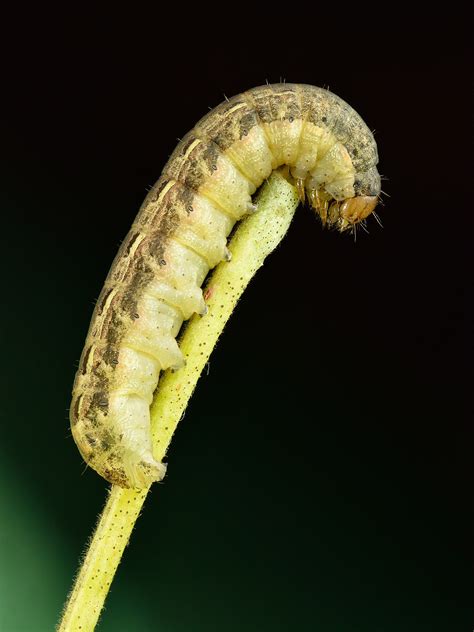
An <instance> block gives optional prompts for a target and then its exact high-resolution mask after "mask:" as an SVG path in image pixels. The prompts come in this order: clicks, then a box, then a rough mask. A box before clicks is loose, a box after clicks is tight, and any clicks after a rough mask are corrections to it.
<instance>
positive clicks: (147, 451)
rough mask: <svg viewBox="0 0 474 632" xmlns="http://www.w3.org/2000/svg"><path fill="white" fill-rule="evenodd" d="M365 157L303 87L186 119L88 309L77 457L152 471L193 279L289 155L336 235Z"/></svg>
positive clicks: (349, 222)
mask: <svg viewBox="0 0 474 632" xmlns="http://www.w3.org/2000/svg"><path fill="white" fill-rule="evenodd" d="M377 162H378V155H377V146H376V143H375V141H374V138H373V135H372V133H371V132H370V130H369V129H368V127H367V126H366V124H365V123H364V122H363V120H362V119H361V117H360V116H359V115H358V114H357V113H356V112H355V111H354V110H353V109H352V108H351V107H350V106H349V105H348V104H347V103H346V102H345V101H343V100H342V99H341V98H339V97H338V96H336V95H335V94H333V93H331V92H329V91H328V90H326V89H322V88H317V87H314V86H310V85H302V84H275V85H265V86H260V87H257V88H253V89H250V90H249V91H247V92H244V93H243V94H240V95H238V96H235V97H233V98H231V99H227V100H226V101H224V102H223V103H221V104H220V105H219V106H218V107H216V108H215V109H213V110H211V111H210V112H209V113H208V114H207V115H206V116H204V118H202V119H201V120H200V121H199V122H198V123H197V124H196V126H195V127H194V128H193V129H192V130H191V131H190V132H189V133H188V134H187V135H186V136H185V137H184V138H183V139H182V140H181V141H180V143H179V144H178V145H177V147H176V149H175V150H174V152H173V154H172V155H171V157H170V159H169V160H168V162H167V164H166V165H165V167H164V170H163V172H162V174H161V177H160V178H159V180H158V181H157V182H156V184H155V185H154V186H153V188H152V189H151V190H150V191H149V193H148V195H147V197H146V199H145V200H144V202H143V204H142V206H141V208H140V210H139V212H138V215H137V217H136V218H135V221H134V222H133V224H132V227H131V229H130V231H129V233H128V235H127V236H126V238H125V240H124V241H123V243H122V245H121V247H120V249H119V251H118V253H117V256H116V258H115V259H114V261H113V263H112V267H111V269H110V272H109V274H108V276H107V278H106V281H105V284H104V287H103V289H102V292H101V293H100V296H99V299H98V301H97V304H96V306H95V309H94V312H93V315H92V320H91V324H90V328H89V332H88V335H87V338H86V342H85V346H84V349H83V352H82V355H81V358H80V361H79V368H78V370H77V373H76V377H75V381H74V386H73V394H72V395H73V396H72V403H71V408H70V421H71V428H72V434H73V437H74V439H75V441H76V444H77V446H78V448H79V451H80V453H81V455H82V457H83V458H84V460H85V461H86V463H87V464H88V465H90V466H91V467H92V468H94V469H95V470H96V471H97V472H98V473H99V474H101V475H102V476H103V477H104V478H105V479H107V480H108V481H109V482H111V483H113V484H116V485H119V486H122V487H131V488H145V487H147V486H149V485H150V484H151V483H152V482H154V481H159V480H161V479H162V478H163V476H164V473H165V465H164V464H163V463H160V462H158V461H156V460H155V459H154V457H153V453H152V444H151V433H150V405H151V402H152V398H153V394H154V392H155V390H156V388H157V385H158V379H159V376H160V372H161V371H163V370H165V369H169V368H172V369H175V370H178V369H179V368H180V367H182V366H183V363H184V360H183V356H182V354H181V351H180V348H179V345H178V342H177V340H176V338H177V335H178V332H179V331H180V328H181V325H182V323H183V321H186V320H187V319H189V318H190V317H191V316H192V314H194V313H197V314H204V313H205V311H206V304H205V300H204V297H203V293H202V290H201V286H202V284H203V281H204V279H205V277H206V275H207V274H208V272H209V270H210V269H212V268H214V267H215V266H216V265H217V264H218V263H219V262H220V261H222V260H226V259H228V258H229V252H228V250H227V246H226V242H227V236H228V235H229V233H230V232H231V230H232V228H233V226H234V224H235V223H236V222H238V221H239V220H240V219H241V218H242V217H243V216H245V215H246V214H247V213H249V212H253V211H255V206H254V204H253V202H252V195H253V194H254V193H255V191H256V190H257V189H258V187H259V186H260V185H261V184H262V182H263V181H264V180H266V179H267V178H268V176H269V175H270V174H271V172H272V171H273V170H274V169H277V168H278V167H280V166H281V165H287V166H288V169H289V174H291V176H290V175H289V177H291V178H293V179H294V182H295V186H296V187H297V190H298V194H299V197H300V199H301V201H304V200H305V199H307V200H308V201H309V203H310V205H311V206H312V207H313V208H314V209H315V211H316V213H317V215H318V216H319V218H320V219H321V222H322V224H323V226H327V227H330V228H335V229H337V230H339V231H341V232H342V231H345V230H347V229H350V228H354V227H355V226H356V225H357V224H358V223H359V222H361V221H363V220H365V218H366V217H368V216H369V215H370V213H372V212H373V211H374V209H375V207H376V204H377V201H378V196H379V194H380V190H381V189H380V176H379V174H378V171H377V167H376V165H377Z"/></svg>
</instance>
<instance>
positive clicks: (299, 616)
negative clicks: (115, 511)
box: [0, 3, 473, 632]
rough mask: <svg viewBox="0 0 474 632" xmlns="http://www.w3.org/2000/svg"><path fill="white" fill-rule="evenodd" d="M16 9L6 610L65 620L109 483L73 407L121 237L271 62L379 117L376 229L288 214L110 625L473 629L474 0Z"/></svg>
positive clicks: (130, 560) (150, 506)
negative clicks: (83, 449) (198, 129)
mask: <svg viewBox="0 0 474 632" xmlns="http://www.w3.org/2000/svg"><path fill="white" fill-rule="evenodd" d="M24 11H25V12H24V14H21V9H20V13H19V14H18V15H16V16H15V17H12V18H11V20H9V21H7V22H5V23H4V27H3V28H4V31H5V32H4V35H3V38H2V41H3V45H4V47H5V48H4V52H3V54H2V66H3V73H2V84H3V97H2V108H4V112H3V114H2V117H1V146H2V152H1V153H2V165H1V190H0V195H1V207H2V218H3V230H2V238H3V245H2V250H1V254H2V257H3V262H2V266H1V271H2V272H1V273H2V276H3V278H2V306H3V307H2V312H1V325H2V327H1V332H2V339H3V342H2V352H3V363H2V368H1V369H0V371H1V380H0V382H1V384H2V390H3V394H2V396H1V407H0V421H1V424H2V442H1V448H0V450H1V465H0V468H1V479H0V485H1V488H2V490H1V491H2V502H1V510H0V511H1V512H2V514H3V515H2V516H1V526H0V535H1V539H0V542H1V556H2V558H3V561H2V564H1V571H0V592H1V595H2V598H1V605H0V629H1V630H2V631H3V630H5V631H7V632H10V631H15V632H16V631H23V630H25V631H30V630H32V631H41V632H42V631H43V630H45V631H46V630H51V629H52V628H53V625H54V622H55V621H56V620H57V617H58V615H59V612H60V609H61V606H62V603H63V601H64V599H65V597H66V594H67V592H68V590H69V587H70V584H71V580H72V577H73V575H74V573H75V571H76V568H77V564H78V559H79V556H80V554H81V551H83V548H84V544H85V542H86V540H87V538H88V537H89V534H90V532H91V529H92V526H93V524H94V523H95V520H96V516H97V515H98V513H99V511H100V509H101V507H102V505H103V502H104V499H105V494H106V487H107V486H106V484H105V483H104V481H103V480H102V479H100V478H99V477H98V476H97V475H96V474H95V473H94V472H93V471H92V470H88V471H86V472H84V471H83V470H84V468H83V464H82V461H81V458H80V456H79V453H78V452H77V450H76V447H75V445H74V442H73V440H72V438H71V436H70V432H69V428H68V418H67V417H68V413H67V411H68V406H69V401H70V389H71V385H72V381H73V376H74V372H75V369H76V365H77V361H78V359H79V355H80V352H81V348H82V344H83V341H84V337H85V334H86V331H87V327H88V323H89V318H90V316H91V312H92V309H93V304H94V301H95V299H96V298H97V296H98V294H99V292H100V289H101V286H102V283H103V280H104V278H105V276H106V273H107V271H108V268H109V266H110V263H111V261H112V259H113V257H114V255H115V252H116V250H117V247H118V245H119V243H120V241H121V239H123V237H124V235H125V234H126V232H127V231H128V228H129V226H130V224H131V222H132V220H133V218H134V216H135V213H136V211H137V210H138V207H139V205H140V203H141V201H142V199H143V198H144V196H145V194H146V191H147V189H148V188H149V187H150V186H151V185H152V184H153V183H154V181H155V180H156V179H157V178H158V176H159V174H160V172H161V169H162V167H163V165H164V163H165V161H166V160H167V158H168V156H169V154H170V153H171V152H172V150H173V148H174V146H175V144H176V139H177V138H178V137H182V136H183V135H184V134H185V132H186V131H188V130H189V129H190V128H191V127H192V126H193V125H194V123H195V122H196V121H197V120H198V119H199V118H200V117H201V116H202V115H203V114H205V113H206V112H207V110H208V108H209V107H213V106H215V105H217V104H218V103H219V102H220V101H222V100H223V94H224V93H225V94H226V95H227V96H231V95H233V94H236V93H238V92H241V91H243V90H245V89H247V88H249V87H252V86H255V85H260V84H262V83H264V82H265V81H266V80H268V81H269V82H275V81H279V80H280V78H281V77H282V78H285V79H286V80H287V81H292V82H302V83H310V84H314V85H324V86H329V88H330V89H331V90H332V91H334V92H336V93H337V94H338V95H339V96H341V97H343V98H344V99H345V100H347V101H348V102H349V103H350V104H351V105H352V106H353V107H354V108H355V109H356V110H357V111H358V112H359V113H360V114H361V115H362V117H363V118H364V119H365V121H366V122H367V123H368V125H369V127H371V128H372V129H375V137H376V140H377V143H378V147H379V154H380V171H381V173H382V174H384V175H385V176H386V177H387V180H385V181H384V184H383V187H384V190H385V191H386V192H387V193H388V194H389V196H390V197H386V199H385V207H384V208H381V209H380V210H379V215H380V216H381V219H382V221H383V224H384V228H383V229H381V228H380V227H379V226H378V225H377V224H376V222H375V221H374V220H373V219H372V221H370V222H369V230H370V235H366V234H364V233H360V234H359V235H358V238H357V242H356V243H354V241H353V239H352V238H351V237H350V236H349V235H343V236H340V235H338V234H335V233H330V232H323V231H322V230H321V229H320V227H319V224H318V222H317V221H316V220H315V218H314V216H313V214H312V213H311V212H310V211H309V209H307V208H302V209H300V210H299V211H298V212H297V214H296V218H295V220H294V224H293V225H292V227H291V229H290V232H289V234H288V236H287V238H286V239H285V241H284V243H283V244H282V246H281V247H280V248H279V250H278V251H277V252H276V253H275V254H274V255H273V256H272V257H271V258H270V259H269V260H268V263H267V265H266V267H265V268H264V269H263V270H262V271H261V272H260V273H259V274H258V275H257V277H256V278H255V280H254V281H253V282H252V284H251V286H250V287H249V288H248V290H247V292H246V293H245V294H244V297H243V299H242V301H241V303H240V304H239V306H238V308H237V310H236V312H235V314H234V315H233V317H232V319H231V321H230V322H229V324H228V326H227V328H226V330H225V333H224V335H223V337H222V339H221V341H220V343H219V345H218V347H217V348H216V350H215V352H214V353H213V355H212V358H211V364H210V372H209V375H208V376H205V377H203V378H202V380H201V381H200V383H199V385H198V389H197V392H196V393H195V395H194V397H193V399H192V401H191V403H190V406H189V408H188V411H187V414H186V417H185V419H184V420H183V421H182V423H181V424H180V427H179V430H178V431H177V434H176V436H175V437H174V440H173V443H172V446H171V449H170V452H169V468H168V475H167V477H166V482H165V484H163V485H159V486H155V488H154V489H153V492H152V493H151V495H150V497H149V498H148V500H147V503H146V506H145V510H144V512H143V514H142V516H141V518H140V520H139V522H138V525H137V528H136V531H135V532H134V535H133V538H132V541H131V544H130V546H129V547H128V549H127V551H126V553H125V556H124V559H123V563H122V565H121V567H120V569H119V571H118V574H117V577H116V580H115V582H114V584H113V586H112V590H111V593H110V597H109V600H108V602H107V609H106V612H105V614H104V616H103V618H102V621H101V624H100V625H99V629H100V630H103V631H104V632H105V631H113V630H114V631H116V630H120V631H122V630H123V631H134V630H137V631H140V632H141V631H148V630H157V631H159V632H161V631H164V632H182V631H183V632H184V631H186V632H188V631H194V630H196V631H198V630H199V631H201V630H203V631H204V630H205V631H206V632H207V631H211V630H216V631H217V630H219V631H221V630H224V631H230V632H233V631H237V630H239V631H240V630H249V631H252V632H254V631H264V630H272V631H273V632H284V631H287V630H301V631H312V630H322V631H331V632H332V631H337V632H339V631H341V632H345V631H351V632H352V631H360V632H371V631H374V632H375V631H379V630H384V632H392V631H398V630H404V631H408V630H410V631H411V630H413V631H415V630H416V631H417V632H421V631H424V630H427V631H428V630H429V631H432V630H440V631H441V630H443V631H450V632H451V631H455V630H456V631H457V630H469V629H471V627H472V611H471V606H470V604H469V595H470V587H469V583H470V579H469V571H470V566H469V561H468V560H469V549H470V546H469V541H470V539H471V536H470V533H471V531H470V529H471V527H470V522H469V516H468V513H469V507H470V496H471V494H470V492H469V491H468V489H467V488H468V487H469V483H470V480H469V471H470V467H469V463H470V461H471V454H472V443H471V440H470V438H469V437H468V428H467V424H466V419H467V416H466V407H467V403H468V402H467V391H468V378H469V377H470V376H469V374H468V369H467V367H466V366H465V365H466V362H465V360H466V356H467V353H466V349H467V348H468V347H469V340H470V336H469V335H468V331H467V321H468V320H469V318H468V314H469V309H468V305H467V293H468V291H469V290H470V289H471V288H470V287H469V288H468V286H469V285H470V283H468V282H470V279H471V277H472V271H471V266H472V261H471V257H470V248H471V243H470V241H471V229H472V227H471V225H470V221H469V220H470V217H471V212H472V190H471V187H472V181H473V177H472V166H473V162H472V159H471V151H472V125H471V108H472V100H471V90H470V83H469V76H470V75H469V68H470V65H471V59H472V49H471V48H470V43H469V42H470V40H471V38H472V35H471V33H470V20H471V18H470V16H469V15H468V14H467V13H466V12H462V11H460V10H459V8H458V7H457V6H456V5H453V4H452V3H450V4H449V5H447V6H445V7H444V9H443V11H441V10H439V11H438V12H437V10H436V9H434V8H433V7H432V6H431V7H430V9H429V12H428V11H426V12H425V10H424V9H422V8H419V9H418V13H417V12H416V9H415V7H414V6H412V7H411V8H409V9H408V8H404V7H402V6H400V5H398V6H397V7H396V8H395V7H393V8H392V7H390V6H389V5H384V6H379V9H378V11H377V12H371V11H368V10H367V12H366V13H364V12H362V11H361V10H360V8H357V7H353V8H352V9H348V8H344V7H342V6H341V7H339V6H337V7H336V6H335V7H334V10H333V11H332V12H331V11H327V12H325V13H323V12H322V11H321V9H320V8H319V7H317V6H313V7H312V8H309V7H304V6H291V5H288V6H284V7H282V6H280V7H279V8H272V7H271V5H268V6H262V7H261V9H260V13H257V7H256V6H255V7H253V8H252V7H244V6H240V5H235V4H232V5H231V4H229V3H228V4H222V5H220V7H219V8H218V9H216V11H211V10H210V8H209V7H199V9H198V10H196V11H195V12H190V9H189V8H187V7H186V6H184V5H179V6H178V5H177V6H176V7H174V8H173V7H170V6H167V8H166V12H165V10H164V9H160V8H157V9H156V10H155V12H154V13H149V12H148V11H143V13H139V10H138V9H137V8H136V7H134V8H133V9H130V7H129V8H128V9H127V12H123V13H120V12H119V10H118V9H117V7H115V8H114V10H113V11H111V12H110V13H109V14H103V15H99V14H98V13H95V12H93V11H91V12H90V13H83V14H79V13H78V14H77V15H70V16H65V15H60V14H58V13H57V12H51V14H48V13H46V12H45V11H44V9H43V10H41V11H38V12H37V13H36V14H33V13H31V12H28V11H26V9H24ZM470 618H471V621H469V619H470Z"/></svg>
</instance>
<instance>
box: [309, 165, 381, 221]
mask: <svg viewBox="0 0 474 632" xmlns="http://www.w3.org/2000/svg"><path fill="white" fill-rule="evenodd" d="M351 190H352V191H353V192H354V193H355V195H351V196H350V197H345V196H347V193H348V191H347V189H346V191H344V189H343V188H341V189H340V190H339V188H338V187H337V186H334V185H333V186H332V187H331V191H330V192H328V191H327V190H325V189H324V188H323V189H320V190H317V189H313V190H310V192H309V199H310V204H311V206H312V207H313V208H314V209H315V210H316V212H317V213H318V215H319V217H320V218H321V221H322V223H323V226H328V227H329V228H336V229H337V230H339V231H340V232H343V231H345V230H348V229H351V228H355V226H356V225H357V224H358V223H359V222H363V221H364V220H365V219H366V218H367V217H368V216H369V215H370V214H371V213H372V212H373V211H374V209H375V207H376V206H377V203H378V201H379V195H380V176H379V174H378V171H377V169H376V168H375V167H373V168H372V169H369V170H368V171H366V172H364V173H361V174H357V179H356V180H355V181H354V183H353V188H352V185H351ZM352 191H351V192H352Z"/></svg>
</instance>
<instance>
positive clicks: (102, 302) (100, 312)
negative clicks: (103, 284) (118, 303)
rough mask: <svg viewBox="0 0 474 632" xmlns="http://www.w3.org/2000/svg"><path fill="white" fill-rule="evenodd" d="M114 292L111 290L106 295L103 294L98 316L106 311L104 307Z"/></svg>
mask: <svg viewBox="0 0 474 632" xmlns="http://www.w3.org/2000/svg"><path fill="white" fill-rule="evenodd" d="M113 291H114V289H113V288H110V290H107V291H106V292H105V293H103V294H101V297H102V298H101V301H100V303H99V311H98V314H99V315H100V314H102V312H103V311H104V307H105V304H106V302H107V299H108V298H109V296H110V295H111V294H112V292H113Z"/></svg>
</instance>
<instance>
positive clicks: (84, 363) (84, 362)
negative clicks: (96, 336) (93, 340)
mask: <svg viewBox="0 0 474 632" xmlns="http://www.w3.org/2000/svg"><path fill="white" fill-rule="evenodd" d="M91 351H92V345H91V346H90V347H89V348H88V349H87V351H86V352H85V353H84V356H83V358H82V365H81V372H82V375H85V374H86V371H87V363H88V361H89V356H90V354H91Z"/></svg>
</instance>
